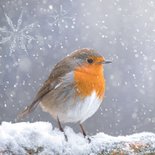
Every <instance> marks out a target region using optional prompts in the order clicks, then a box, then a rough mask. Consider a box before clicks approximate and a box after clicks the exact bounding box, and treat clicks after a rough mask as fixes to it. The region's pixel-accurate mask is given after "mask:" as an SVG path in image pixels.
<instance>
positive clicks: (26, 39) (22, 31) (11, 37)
mask: <svg viewBox="0 0 155 155" xmlns="http://www.w3.org/2000/svg"><path fill="white" fill-rule="evenodd" d="M5 18H6V21H7V24H8V28H6V27H0V38H1V40H0V44H5V43H7V42H11V43H10V47H9V49H10V55H12V53H13V52H15V48H16V47H18V48H20V49H23V50H24V51H25V52H26V53H27V48H26V45H25V44H26V43H31V41H32V40H35V38H34V37H32V36H31V35H29V33H30V32H31V31H32V29H33V28H34V26H35V25H36V23H32V24H30V25H27V26H25V27H23V28H21V25H22V18H23V12H21V14H20V16H19V19H18V21H17V24H16V25H14V24H13V22H12V20H11V19H10V18H9V16H8V15H7V14H6V13H5Z"/></svg>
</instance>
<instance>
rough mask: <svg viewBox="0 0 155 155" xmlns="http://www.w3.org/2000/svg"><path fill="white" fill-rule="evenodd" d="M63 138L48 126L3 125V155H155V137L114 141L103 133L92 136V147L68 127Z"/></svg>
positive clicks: (0, 149)
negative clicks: (66, 138) (154, 154)
mask: <svg viewBox="0 0 155 155" xmlns="http://www.w3.org/2000/svg"><path fill="white" fill-rule="evenodd" d="M65 133H66V135H67V137H68V142H67V141H65V138H64V134H63V133H62V132H61V131H59V130H58V129H57V128H55V129H53V127H52V125H51V124H50V123H48V122H35V123H28V122H21V123H15V124H12V123H8V122H3V123H2V124H1V126H0V155H13V154H16V155H27V154H31V155H32V154H39V155H55V154H59V155H88V154H91V155H96V154H100V155H102V154H125V155H126V154H127V155H128V154H129V155H132V154H133V155H134V154H136V155H137V154H138V155H141V154H149V153H155V134H154V133H148V132H143V133H138V134H133V135H130V136H119V137H112V136H109V135H106V134H104V133H98V134H96V135H94V136H91V137H90V139H91V142H90V143H89V142H88V140H87V139H86V138H83V136H82V134H81V133H78V134H76V133H75V132H74V131H73V130H72V129H71V128H70V127H65Z"/></svg>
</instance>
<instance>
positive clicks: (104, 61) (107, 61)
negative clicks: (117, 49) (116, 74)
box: [98, 60, 112, 64]
mask: <svg viewBox="0 0 155 155" xmlns="http://www.w3.org/2000/svg"><path fill="white" fill-rule="evenodd" d="M110 63H112V61H110V60H103V61H101V62H98V64H110Z"/></svg>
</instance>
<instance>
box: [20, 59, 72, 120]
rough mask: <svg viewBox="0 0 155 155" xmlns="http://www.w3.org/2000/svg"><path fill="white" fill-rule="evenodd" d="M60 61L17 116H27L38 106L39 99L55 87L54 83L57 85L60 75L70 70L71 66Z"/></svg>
mask: <svg viewBox="0 0 155 155" xmlns="http://www.w3.org/2000/svg"><path fill="white" fill-rule="evenodd" d="M62 61H63V60H62ZM62 61H61V62H60V63H58V64H57V65H56V66H55V67H54V69H53V71H52V72H51V74H50V76H49V78H48V80H46V81H45V82H44V85H43V86H42V87H41V89H40V90H39V91H38V93H37V95H36V97H35V99H34V101H33V102H32V103H31V104H30V105H29V106H27V107H25V109H24V110H23V111H22V112H21V113H19V115H18V118H23V117H25V116H27V115H28V114H29V113H31V112H32V111H34V110H35V109H36V107H37V106H38V104H39V101H40V100H41V99H42V98H43V97H44V96H45V95H46V94H48V93H49V92H50V91H51V90H53V89H54V88H55V87H56V85H58V83H59V82H60V79H61V78H62V77H65V75H66V74H67V73H71V72H72V68H71V66H70V65H64V63H63V62H62Z"/></svg>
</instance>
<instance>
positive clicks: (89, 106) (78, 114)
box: [65, 91, 102, 123]
mask: <svg viewBox="0 0 155 155" xmlns="http://www.w3.org/2000/svg"><path fill="white" fill-rule="evenodd" d="M101 102H102V100H101V99H99V98H98V97H97V95H96V92H95V91H94V92H93V93H92V95H91V96H89V97H87V98H86V99H85V100H83V101H81V102H78V103H76V105H75V106H73V107H72V108H71V109H70V110H69V111H68V113H67V114H66V118H65V119H66V120H65V122H80V123H83V122H84V121H85V120H86V119H88V118H89V117H91V116H92V115H93V114H94V113H95V112H96V111H97V110H98V108H99V107H100V105H101Z"/></svg>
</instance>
